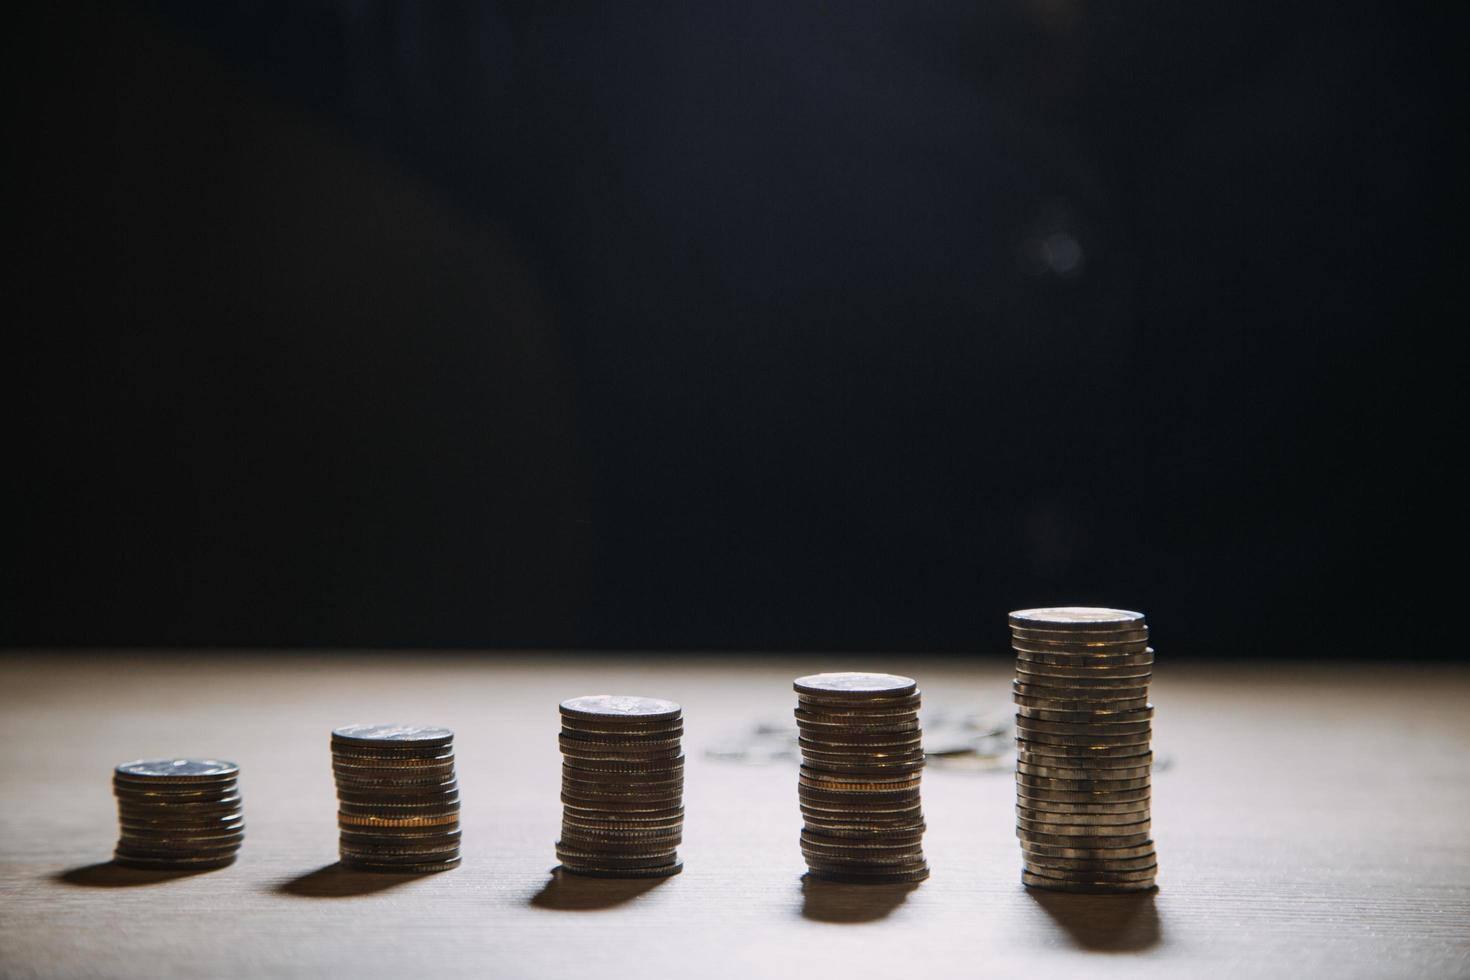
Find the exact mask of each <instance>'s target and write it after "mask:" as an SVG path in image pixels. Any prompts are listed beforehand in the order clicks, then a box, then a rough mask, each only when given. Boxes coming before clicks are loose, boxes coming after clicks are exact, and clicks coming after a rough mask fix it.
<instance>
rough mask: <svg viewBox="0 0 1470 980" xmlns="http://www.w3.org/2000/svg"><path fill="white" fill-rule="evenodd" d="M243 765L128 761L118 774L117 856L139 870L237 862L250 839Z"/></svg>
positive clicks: (115, 781) (201, 867)
mask: <svg viewBox="0 0 1470 980" xmlns="http://www.w3.org/2000/svg"><path fill="white" fill-rule="evenodd" d="M239 775H240V767H239V766H237V765H235V764H234V763H233V762H220V761H218V760H216V759H147V760H140V761H138V762H125V763H123V764H122V765H120V766H118V767H117V769H116V770H114V772H113V774H112V789H113V792H114V793H116V794H117V816H118V822H119V824H120V830H119V834H118V839H117V851H116V853H115V854H114V855H113V859H114V860H115V861H116V862H117V863H118V864H125V865H129V866H131V867H136V868H162V869H170V870H204V869H207V868H223V867H224V866H225V865H227V864H232V863H234V860H235V855H236V854H237V853H239V850H240V843H241V842H242V841H243V840H244V839H245V818H244V815H243V813H242V811H241V809H240V784H239V782H238V779H237V777H238V776H239Z"/></svg>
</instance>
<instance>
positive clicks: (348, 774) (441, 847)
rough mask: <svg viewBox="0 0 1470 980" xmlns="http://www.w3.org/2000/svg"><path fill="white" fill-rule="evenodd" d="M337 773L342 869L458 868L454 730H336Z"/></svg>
mask: <svg viewBox="0 0 1470 980" xmlns="http://www.w3.org/2000/svg"><path fill="white" fill-rule="evenodd" d="M332 773H333V775H334V776H335V777H336V780H337V827H338V829H339V830H340V832H341V839H340V841H339V842H338V853H339V854H340V855H341V858H342V863H343V864H344V865H346V866H347V867H350V868H356V869H357V870H360V871H388V872H399V873H404V874H422V873H425V872H429V871H447V870H449V869H450V868H453V867H457V866H458V865H459V781H458V780H457V779H456V778H455V775H454V732H452V731H450V730H449V729H447V728H436V727H433V726H429V725H348V726H347V727H346V728H338V729H337V730H335V731H334V732H332Z"/></svg>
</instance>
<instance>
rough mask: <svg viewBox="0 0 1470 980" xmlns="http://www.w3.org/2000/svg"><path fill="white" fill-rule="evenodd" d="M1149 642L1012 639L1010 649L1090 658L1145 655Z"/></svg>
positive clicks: (1144, 640)
mask: <svg viewBox="0 0 1470 980" xmlns="http://www.w3.org/2000/svg"><path fill="white" fill-rule="evenodd" d="M1148 644H1149V641H1148V640H1146V639H1143V640H1130V641H1126V642H1116V643H1096V642H1092V643H1064V642H1061V641H1056V640H1023V639H1018V638H1012V640H1011V649H1012V650H1016V651H1025V652H1027V653H1061V654H1084V655H1086V656H1090V657H1097V656H1108V655H1113V654H1130V653H1135V654H1136V653H1145V652H1147V650H1148V648H1149V646H1148Z"/></svg>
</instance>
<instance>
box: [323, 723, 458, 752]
mask: <svg viewBox="0 0 1470 980" xmlns="http://www.w3.org/2000/svg"><path fill="white" fill-rule="evenodd" d="M332 741H333V742H340V743H343V744H345V745H354V746H363V745H365V746H376V745H379V744H382V743H388V744H390V745H393V746H399V745H413V746H420V747H424V746H433V747H447V746H448V745H449V744H450V743H452V742H453V741H454V732H452V731H450V730H449V729H448V728H440V727H438V726H435V725H392V724H369V725H345V726H343V727H342V728H337V729H334V730H333V731H332Z"/></svg>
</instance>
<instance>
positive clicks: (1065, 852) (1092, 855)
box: [1021, 840, 1154, 861]
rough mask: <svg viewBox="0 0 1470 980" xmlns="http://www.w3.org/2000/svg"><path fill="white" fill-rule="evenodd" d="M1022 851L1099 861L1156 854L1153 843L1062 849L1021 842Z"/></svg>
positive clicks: (1037, 855) (1044, 855)
mask: <svg viewBox="0 0 1470 980" xmlns="http://www.w3.org/2000/svg"><path fill="white" fill-rule="evenodd" d="M1021 851H1022V853H1023V854H1026V855H1035V856H1036V857H1042V858H1048V857H1052V858H1089V859H1091V860H1094V861H1095V860H1099V859H1104V858H1132V857H1141V856H1142V855H1144V854H1152V853H1154V843H1153V841H1148V842H1147V843H1144V844H1136V845H1133V846H1130V847H1061V846H1057V845H1051V844H1037V843H1032V842H1030V841H1025V840H1023V841H1021Z"/></svg>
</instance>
